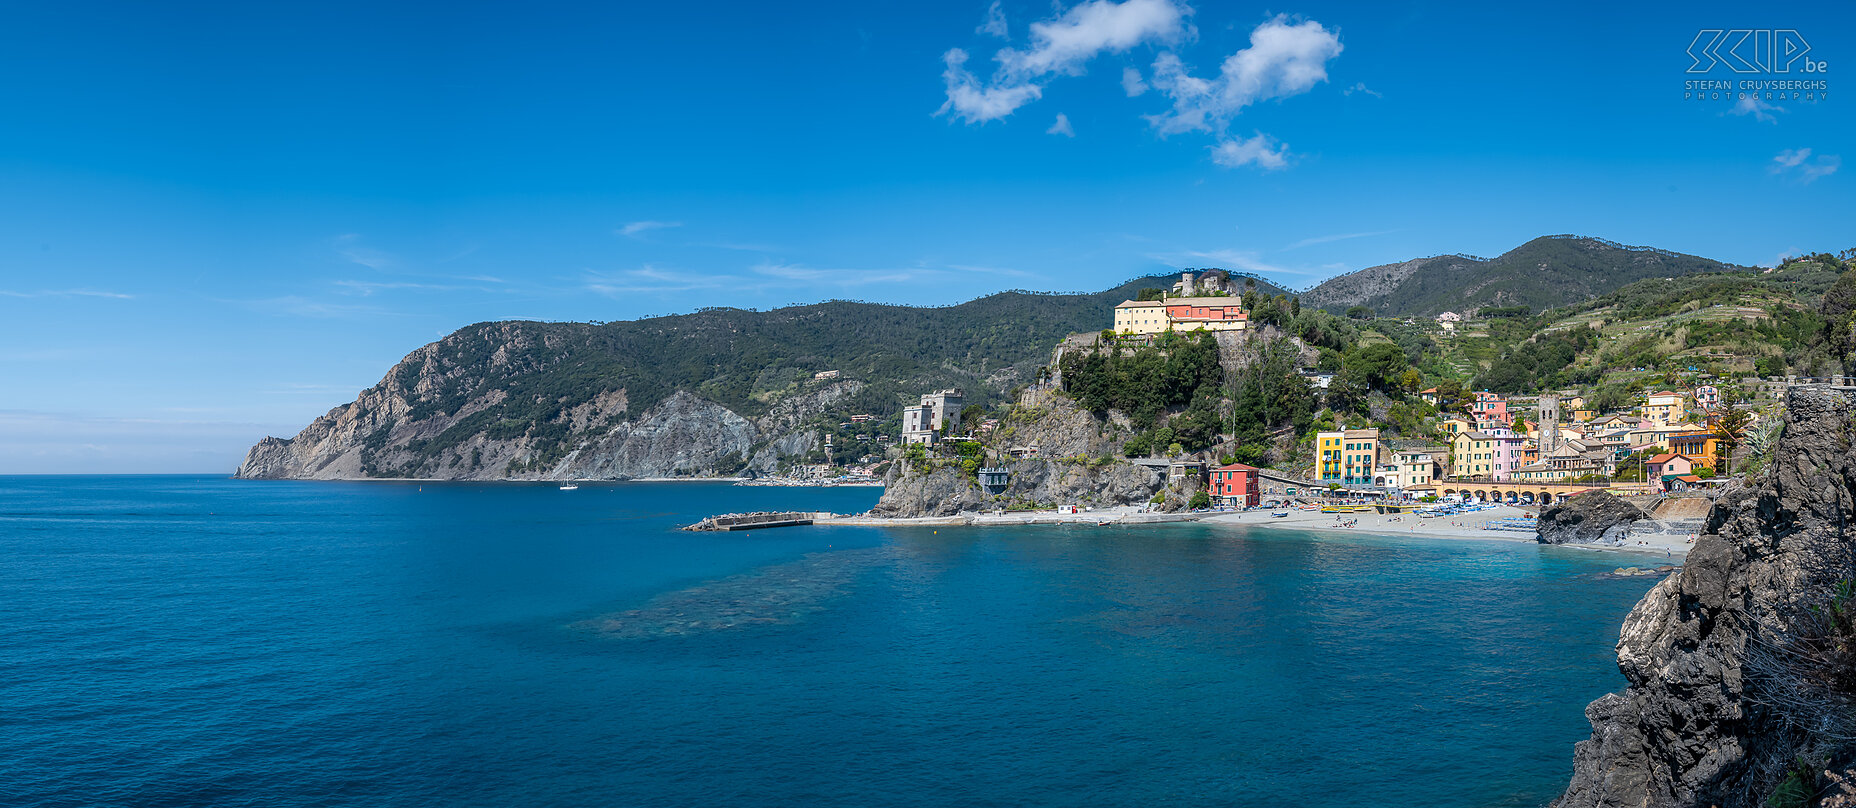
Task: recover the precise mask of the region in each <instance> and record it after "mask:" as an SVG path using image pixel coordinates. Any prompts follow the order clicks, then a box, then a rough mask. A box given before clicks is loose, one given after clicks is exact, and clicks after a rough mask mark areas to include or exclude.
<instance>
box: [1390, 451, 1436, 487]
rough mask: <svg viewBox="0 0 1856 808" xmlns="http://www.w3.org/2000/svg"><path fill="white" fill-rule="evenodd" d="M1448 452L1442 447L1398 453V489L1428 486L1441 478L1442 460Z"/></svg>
mask: <svg viewBox="0 0 1856 808" xmlns="http://www.w3.org/2000/svg"><path fill="white" fill-rule="evenodd" d="M1448 451H1449V450H1448V449H1445V448H1444V447H1442V446H1434V447H1432V446H1427V447H1420V448H1417V449H1405V450H1402V451H1400V452H1399V453H1398V455H1397V457H1398V460H1397V465H1398V487H1400V488H1412V487H1415V486H1420V485H1430V484H1431V483H1434V482H1437V480H1438V478H1439V477H1440V476H1442V471H1443V458H1444V456H1445V453H1447V452H1448Z"/></svg>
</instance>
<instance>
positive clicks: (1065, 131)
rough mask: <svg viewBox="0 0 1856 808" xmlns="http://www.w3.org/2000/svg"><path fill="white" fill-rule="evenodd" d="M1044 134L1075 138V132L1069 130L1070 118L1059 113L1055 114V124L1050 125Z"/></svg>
mask: <svg viewBox="0 0 1856 808" xmlns="http://www.w3.org/2000/svg"><path fill="white" fill-rule="evenodd" d="M1044 134H1047V135H1063V136H1064V137H1076V130H1075V129H1071V128H1070V116H1068V115H1065V114H1063V113H1061V112H1059V113H1057V122H1056V123H1053V124H1051V125H1050V128H1049V129H1046V130H1044Z"/></svg>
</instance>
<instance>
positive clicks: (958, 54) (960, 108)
mask: <svg viewBox="0 0 1856 808" xmlns="http://www.w3.org/2000/svg"><path fill="white" fill-rule="evenodd" d="M941 60H942V61H944V62H946V63H947V69H946V70H945V71H942V73H941V78H942V79H944V80H946V82H947V101H946V102H945V103H943V104H941V108H940V109H939V110H936V111H935V113H934V114H936V115H944V114H946V113H947V112H948V111H949V110H952V111H953V112H954V116H955V117H957V118H961V119H963V120H965V121H966V122H967V123H985V122H987V121H992V120H998V119H1000V118H1003V117H1005V116H1007V115H1010V114H1012V113H1013V112H1015V111H1016V110H1017V109H1018V108H1019V107H1022V106H1024V105H1026V104H1029V103H1031V102H1032V101H1035V100H1037V98H1038V96H1041V95H1043V94H1044V90H1043V88H1040V87H1038V86H1037V85H1035V84H1013V85H1008V86H992V87H987V86H982V85H981V84H980V80H979V79H978V78H975V77H974V75H973V73H971V72H970V71H968V70H967V68H966V64H967V52H966V51H963V50H961V49H959V48H952V49H949V50H948V52H947V53H945V54H942V56H941Z"/></svg>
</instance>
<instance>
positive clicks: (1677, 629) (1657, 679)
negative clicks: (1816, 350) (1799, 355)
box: [1554, 389, 1856, 808]
mask: <svg viewBox="0 0 1856 808" xmlns="http://www.w3.org/2000/svg"><path fill="white" fill-rule="evenodd" d="M1853 441H1856V413H1853V412H1852V404H1851V401H1850V399H1849V397H1848V394H1846V393H1839V392H1833V391H1830V390H1827V389H1820V390H1796V391H1794V392H1793V394H1792V396H1791V399H1790V401H1789V404H1788V408H1787V415H1786V424H1785V432H1784V434H1783V436H1782V437H1781V438H1780V440H1779V442H1778V445H1777V448H1776V451H1774V452H1773V461H1772V464H1771V466H1770V467H1769V468H1768V469H1767V470H1766V471H1765V472H1764V473H1763V474H1762V475H1761V476H1760V477H1759V478H1757V479H1754V480H1749V481H1748V485H1747V486H1746V487H1744V488H1742V489H1740V490H1738V491H1733V492H1730V493H1728V494H1726V495H1725V496H1723V497H1722V499H1721V500H1720V501H1719V502H1717V503H1716V504H1715V506H1714V507H1713V509H1712V510H1711V511H1710V512H1709V516H1708V520H1707V522H1706V527H1705V532H1704V533H1703V535H1702V536H1701V537H1700V538H1699V540H1698V541H1697V542H1696V544H1695V547H1694V549H1693V550H1691V551H1690V552H1689V554H1688V559H1687V561H1686V563H1685V565H1684V566H1683V568H1682V570H1681V571H1680V572H1679V573H1676V574H1674V575H1672V576H1670V577H1669V578H1668V579H1666V580H1664V581H1663V582H1662V583H1660V584H1658V585H1657V586H1656V587H1655V588H1654V589H1652V590H1651V591H1650V593H1649V594H1647V595H1645V596H1644V598H1643V600H1642V601H1641V602H1640V603H1638V604H1637V607H1636V608H1635V609H1633V610H1632V611H1631V613H1630V616H1629V617H1628V618H1627V619H1626V620H1625V622H1624V627H1623V631H1622V633H1621V636H1620V637H1619V639H1618V646H1617V648H1618V667H1619V669H1620V670H1622V671H1623V673H1624V676H1625V678H1626V679H1627V680H1628V681H1629V683H1630V685H1629V687H1628V689H1626V690H1625V691H1624V692H1623V693H1618V694H1612V695H1607V696H1605V697H1603V698H1600V699H1599V700H1597V701H1595V702H1592V704H1591V706H1589V707H1587V708H1586V715H1587V717H1588V718H1589V719H1590V720H1591V722H1592V737H1591V739H1590V740H1587V741H1582V742H1580V743H1579V744H1578V745H1577V746H1576V747H1575V749H1574V764H1573V766H1574V773H1573V778H1572V782H1571V784H1570V785H1569V786H1568V788H1567V790H1566V792H1565V794H1564V795H1563V796H1561V797H1560V798H1559V800H1558V801H1556V802H1555V803H1554V804H1555V805H1556V806H1558V807H1559V808H1601V807H1602V808H1623V807H1624V806H1631V807H1632V808H1664V807H1672V808H1673V807H1674V806H1722V808H1751V807H1752V806H1757V805H1765V804H1768V800H1769V799H1771V800H1773V802H1771V803H1770V804H1773V805H1799V806H1803V805H1807V804H1810V803H1811V801H1812V799H1813V796H1812V795H1813V794H1815V793H1819V792H1820V790H1821V789H1822V788H1825V787H1828V786H1830V785H1832V782H1831V781H1832V780H1834V779H1835V778H1834V777H1832V776H1830V775H1827V774H1826V772H1827V771H1830V770H1840V769H1845V768H1847V764H1848V762H1849V759H1850V757H1849V751H1850V748H1851V744H1852V742H1853V741H1856V718H1853V717H1852V710H1851V706H1852V704H1856V648H1853V647H1852V646H1853V645H1856V634H1853V633H1852V632H1853V631H1856V628H1853V627H1852V626H1851V623H1850V616H1851V613H1852V612H1853V611H1856V603H1852V598H1851V594H1850V590H1849V588H1848V586H1849V584H1848V582H1849V581H1850V580H1851V579H1852V577H1856V563H1852V559H1853V558H1856V554H1853V553H1852V539H1853V537H1852V536H1851V534H1850V529H1851V524H1850V520H1851V518H1852V517H1853V516H1856V455H1853V454H1852V445H1853ZM1845 779H1847V777H1845Z"/></svg>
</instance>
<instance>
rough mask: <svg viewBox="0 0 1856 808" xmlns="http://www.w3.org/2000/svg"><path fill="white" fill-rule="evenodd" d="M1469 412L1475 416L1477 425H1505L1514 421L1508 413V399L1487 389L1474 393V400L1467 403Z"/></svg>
mask: <svg viewBox="0 0 1856 808" xmlns="http://www.w3.org/2000/svg"><path fill="white" fill-rule="evenodd" d="M1469 412H1470V415H1472V416H1474V417H1475V419H1476V425H1477V426H1478V427H1480V426H1482V425H1483V424H1501V425H1502V426H1507V425H1509V424H1511V423H1514V417H1513V416H1511V415H1509V414H1508V399H1505V398H1502V397H1501V396H1498V395H1496V394H1494V393H1491V392H1489V391H1487V390H1481V391H1478V392H1477V393H1476V400H1475V401H1474V402H1472V403H1471V404H1470V405H1469Z"/></svg>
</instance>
